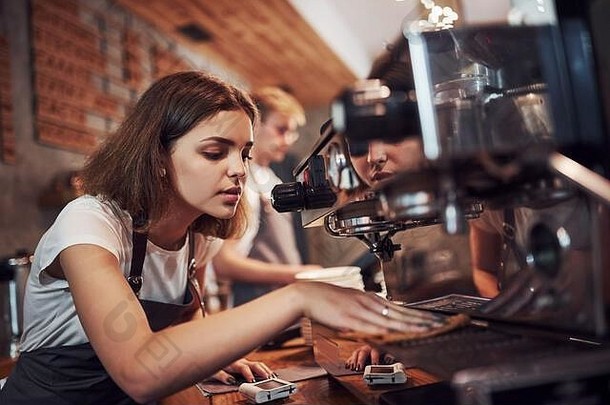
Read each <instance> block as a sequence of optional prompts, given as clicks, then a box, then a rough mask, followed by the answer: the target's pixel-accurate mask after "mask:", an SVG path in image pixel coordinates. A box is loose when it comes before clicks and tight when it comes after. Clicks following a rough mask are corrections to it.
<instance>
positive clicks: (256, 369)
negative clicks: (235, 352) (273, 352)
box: [212, 359, 277, 385]
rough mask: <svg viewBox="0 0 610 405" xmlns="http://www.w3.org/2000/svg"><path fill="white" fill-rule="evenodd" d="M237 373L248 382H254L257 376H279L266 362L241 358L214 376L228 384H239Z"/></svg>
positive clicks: (260, 377) (262, 377)
mask: <svg viewBox="0 0 610 405" xmlns="http://www.w3.org/2000/svg"><path fill="white" fill-rule="evenodd" d="M236 375H241V376H242V377H243V378H244V379H245V380H246V381H248V382H254V381H255V380H256V377H258V378H259V379H267V378H271V377H277V375H276V374H275V373H274V372H273V371H271V369H270V368H269V367H268V366H267V365H266V364H265V363H261V362H259V361H250V360H247V359H239V360H237V361H235V362H233V363H231V364H229V365H228V366H227V367H225V368H224V369H222V370H220V371H219V372H217V373H216V374H214V375H213V376H212V378H213V379H215V380H218V381H220V382H221V383H224V384H227V385H237V378H235V376H236Z"/></svg>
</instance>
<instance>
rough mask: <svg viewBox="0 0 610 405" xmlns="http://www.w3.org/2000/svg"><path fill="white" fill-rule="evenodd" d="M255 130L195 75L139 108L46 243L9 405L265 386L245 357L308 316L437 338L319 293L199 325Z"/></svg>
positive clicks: (228, 94)
mask: <svg viewBox="0 0 610 405" xmlns="http://www.w3.org/2000/svg"><path fill="white" fill-rule="evenodd" d="M256 119H257V111H256V108H255V107H254V106H253V104H252V102H251V100H250V99H249V97H248V96H247V95H245V94H244V93H243V92H241V91H240V90H238V89H236V88H234V87H232V86H229V85H227V84H226V83H224V82H222V81H220V80H218V79H215V78H213V77H210V76H207V75H205V74H202V73H199V72H182V73H177V74H174V75H171V76H168V77H165V78H163V79H161V80H159V81H158V82H156V83H154V84H153V85H152V86H151V87H150V88H149V89H148V90H147V91H146V92H145V93H144V94H143V95H142V97H141V98H140V100H139V101H138V102H137V104H136V105H135V106H134V108H133V110H132V112H131V113H130V114H129V115H128V116H127V118H126V120H125V121H124V123H123V124H122V125H121V126H120V128H119V129H118V131H117V133H116V134H115V135H114V136H111V137H109V138H108V139H107V140H106V142H105V143H104V144H103V145H102V146H101V147H100V148H99V150H98V151H97V152H96V153H95V154H94V155H93V156H92V157H91V158H90V159H89V161H88V163H87V165H86V167H85V169H84V171H83V173H82V179H83V186H84V191H85V193H86V194H85V195H83V196H81V197H79V198H77V199H76V200H74V201H72V202H71V203H69V204H68V205H67V206H66V207H65V208H64V209H63V210H62V212H61V213H60V214H59V216H58V218H57V219H56V221H55V223H54V224H53V225H52V226H51V228H50V229H49V230H48V231H47V232H46V233H45V234H44V235H43V237H42V239H41V240H40V242H39V245H38V247H37V249H36V253H35V256H34V262H33V265H32V270H31V273H30V277H29V279H28V282H27V287H26V297H25V325H24V334H23V339H22V345H21V353H20V356H19V359H18V361H17V364H16V366H15V368H14V370H13V372H12V374H11V375H10V376H9V378H8V381H7V382H6V385H5V386H4V388H3V389H2V391H0V403H6V404H132V403H146V402H150V401H154V400H156V399H158V398H162V397H164V396H167V395H168V394H171V393H174V392H176V391H179V390H181V389H183V388H185V387H187V386H190V385H192V384H193V383H195V382H197V381H200V380H201V379H203V378H205V377H208V376H210V375H212V374H214V373H216V372H217V371H218V370H220V369H224V370H225V371H227V372H230V373H232V374H242V375H243V376H244V377H245V378H246V379H247V380H252V379H253V378H254V375H256V376H259V377H263V378H264V377H269V376H270V375H272V373H273V372H272V371H271V370H270V369H269V368H268V367H267V366H265V365H264V364H260V363H252V362H249V361H247V360H244V359H240V358H241V356H243V355H244V354H246V353H248V352H249V351H251V350H252V349H254V348H255V347H257V346H258V345H260V344H262V343H264V342H266V341H268V340H269V339H270V338H271V337H272V336H274V335H275V334H277V333H278V332H279V331H281V330H283V329H284V328H286V327H288V326H289V325H292V324H293V323H294V322H295V321H297V320H298V319H299V318H300V317H302V316H308V317H311V318H314V319H317V320H318V321H319V322H321V323H324V324H327V325H330V326H333V327H336V328H341V329H354V330H360V331H364V332H374V333H383V332H384V331H387V330H403V331H404V330H421V329H425V328H427V327H429V326H433V325H434V323H435V321H434V318H432V316H431V315H429V314H426V313H421V312H411V311H410V312H409V313H408V314H407V313H406V312H405V311H404V310H403V309H401V308H399V307H396V306H393V305H391V304H388V303H387V302H384V301H383V300H381V299H379V298H378V297H376V296H375V295H369V294H364V293H357V292H353V291H347V290H344V289H341V288H337V287H333V286H330V285H326V284H318V283H298V284H293V285H290V286H287V287H284V288H282V289H279V290H276V291H274V292H272V293H270V294H269V295H267V296H265V297H262V298H260V299H257V300H255V301H253V302H250V303H248V304H246V305H243V306H241V307H239V308H235V309H232V310H230V311H225V312H222V313H219V314H215V315H212V316H209V317H203V312H202V310H201V308H200V306H199V302H200V299H199V297H198V296H197V289H196V288H193V284H195V283H196V282H197V280H203V268H204V267H205V263H206V261H208V260H209V259H210V258H211V257H212V256H213V255H214V254H215V252H216V251H217V250H218V248H219V246H220V243H221V239H224V238H227V237H233V236H236V235H239V234H240V232H242V230H243V229H244V226H245V218H244V214H243V213H244V204H245V202H244V201H243V199H242V198H241V194H242V190H243V184H244V179H245V177H246V173H247V162H248V159H249V152H250V148H251V147H252V144H253V142H252V127H253V125H254V123H255V121H256ZM228 342H230V343H228Z"/></svg>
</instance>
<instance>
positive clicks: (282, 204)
mask: <svg viewBox="0 0 610 405" xmlns="http://www.w3.org/2000/svg"><path fill="white" fill-rule="evenodd" d="M271 205H272V206H273V208H275V210H276V211H277V212H291V211H292V212H297V211H302V210H303V209H304V208H305V190H304V188H303V184H302V183H300V182H294V183H281V184H278V185H276V186H275V187H273V190H271Z"/></svg>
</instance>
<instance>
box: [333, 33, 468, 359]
mask: <svg viewBox="0 0 610 405" xmlns="http://www.w3.org/2000/svg"><path fill="white" fill-rule="evenodd" d="M369 78H372V79H379V80H380V81H381V84H383V85H385V86H387V87H388V89H389V90H390V91H392V92H395V91H398V92H403V93H405V94H406V95H407V96H408V98H409V99H414V98H415V84H414V79H413V74H412V71H411V61H410V57H409V49H408V42H407V40H406V39H405V38H404V37H402V36H401V37H399V38H398V40H397V41H395V43H394V44H392V46H391V47H390V48H389V49H388V52H386V53H384V54H383V55H381V56H380V57H379V58H378V59H377V60H376V61H375V63H374V64H373V67H372V69H371V73H370V74H369ZM403 119H407V118H406V117H403ZM408 119H410V120H412V121H410V122H409V125H405V127H407V128H412V129H413V131H412V132H411V133H405V134H404V137H403V138H401V139H396V140H393V141H388V140H385V139H370V140H369V141H368V143H367V144H366V145H360V144H352V143H350V141H349V140H348V149H349V158H350V162H351V164H352V167H353V168H354V170H355V172H356V174H357V175H358V177H359V178H360V180H361V181H362V187H359V189H358V190H356V193H355V195H356V196H360V197H361V198H364V199H366V198H368V196H369V195H370V193H369V192H368V191H369V190H370V189H371V188H375V187H379V186H380V184H381V183H383V182H387V181H391V179H392V178H394V177H395V176H396V175H399V174H406V173H409V172H410V173H414V174H416V176H415V177H413V179H414V180H415V181H417V180H418V179H421V178H422V176H423V175H425V170H426V168H427V167H428V162H427V160H426V158H425V156H424V151H423V144H422V136H421V129H420V124H419V119H418V118H417V117H416V116H414V117H410V118H408ZM371 135H373V134H371ZM378 135H379V136H380V138H381V135H383V134H378ZM422 172H423V174H422ZM409 179H411V177H407V179H406V180H405V181H409ZM392 241H393V242H394V243H397V244H400V245H401V248H400V250H398V251H396V252H395V253H394V257H393V259H392V260H391V261H390V262H386V263H384V268H385V269H386V271H384V273H385V274H384V279H385V281H384V282H386V284H387V285H388V296H389V298H390V299H393V300H401V301H416V300H419V299H425V298H432V296H427V297H424V296H423V294H430V295H433V296H440V295H443V294H444V293H448V292H456V291H457V292H464V291H459V289H461V288H465V290H466V291H467V292H471V291H473V289H474V287H473V286H472V282H471V281H470V273H469V271H470V264H469V257H466V258H463V257H462V256H463V252H468V238H467V236H465V235H458V236H449V235H447V234H446V233H445V232H444V231H443V229H442V226H441V225H428V226H421V227H415V228H412V229H408V230H404V231H401V232H398V233H396V234H395V235H394V236H393V237H392ZM374 265H376V266H379V261H378V260H375V262H374ZM456 270H460V272H458V271H456ZM398 273H400V274H406V275H408V280H409V281H408V282H406V280H403V281H402V283H403V284H405V285H404V286H403V285H400V287H401V290H400V291H392V290H391V289H390V287H389V285H390V284H393V285H398V284H400V283H399V282H398V281H396V280H395V279H396V278H398V277H399V276H398ZM441 273H443V274H441ZM460 273H464V277H465V278H467V281H465V282H462V281H461V280H460V281H457V280H456V278H457V275H458V274H460ZM434 275H436V276H438V275H441V276H444V277H440V278H439V279H442V280H444V282H442V283H439V282H437V283H435V284H434V286H433V287H431V285H432V284H433V282H432V281H431V280H430V279H431V278H433V277H434ZM454 275H455V277H454ZM405 278H406V277H405ZM391 279H394V280H393V281H394V282H393V283H390V282H389V281H390V280H391ZM458 283H459V285H458ZM462 284H465V286H462ZM437 293H438V294H437ZM393 361H395V359H394V357H393V356H392V354H391V353H383V352H380V351H379V350H377V349H375V348H372V347H371V346H369V345H364V346H362V347H360V348H359V349H357V350H355V351H354V352H353V353H352V354H351V356H350V357H348V359H347V360H346V362H345V366H346V367H347V368H350V369H352V370H363V369H364V367H365V366H366V364H368V363H371V364H379V363H385V364H388V363H392V362H393Z"/></svg>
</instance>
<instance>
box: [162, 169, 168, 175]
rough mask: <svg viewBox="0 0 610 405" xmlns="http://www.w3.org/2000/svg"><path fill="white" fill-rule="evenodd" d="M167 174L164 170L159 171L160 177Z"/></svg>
mask: <svg viewBox="0 0 610 405" xmlns="http://www.w3.org/2000/svg"><path fill="white" fill-rule="evenodd" d="M166 174H167V172H166V171H165V168H162V169H161V177H165V175H166Z"/></svg>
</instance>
